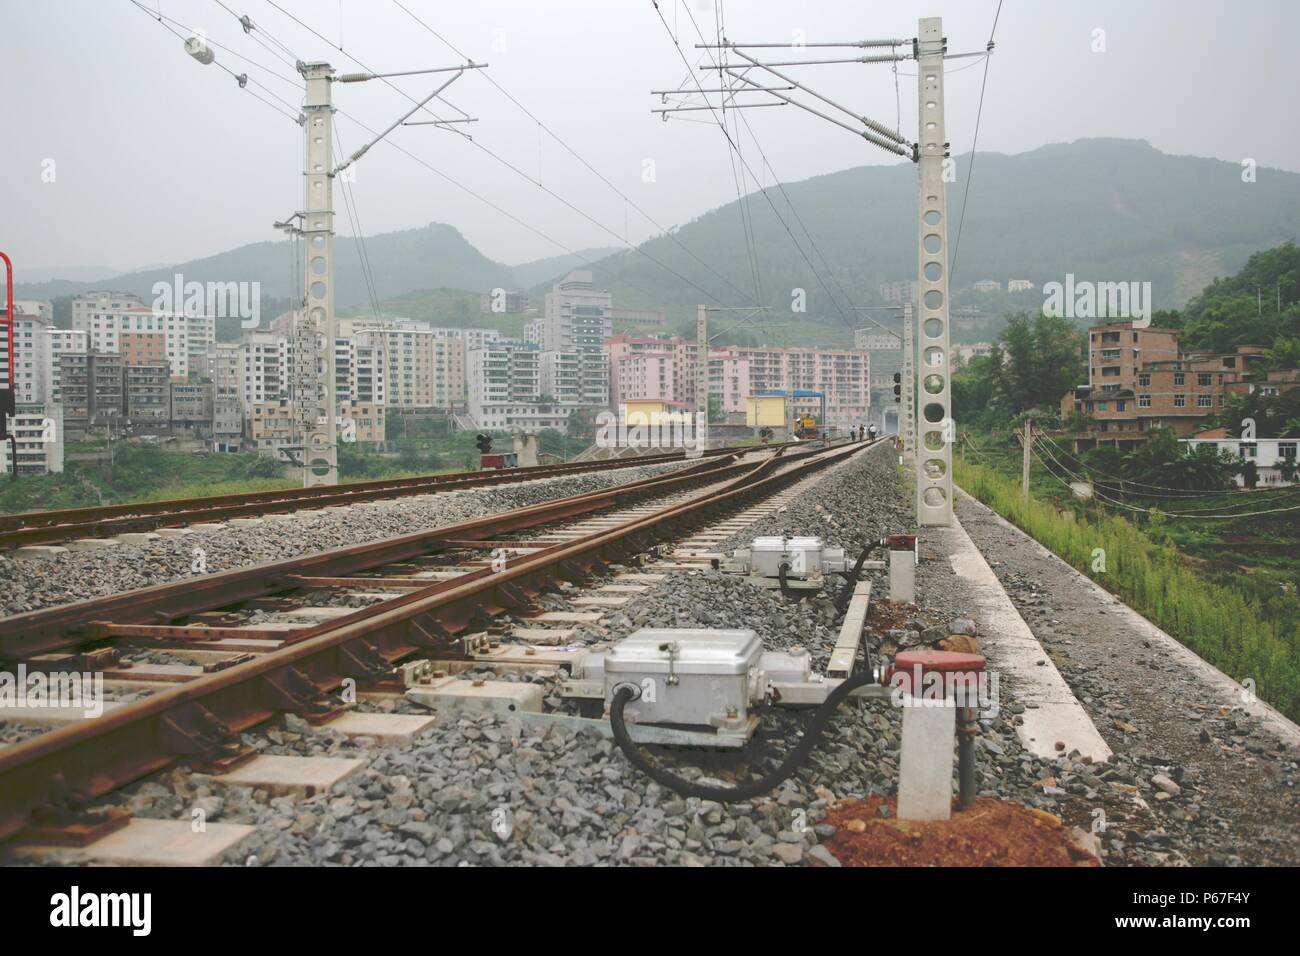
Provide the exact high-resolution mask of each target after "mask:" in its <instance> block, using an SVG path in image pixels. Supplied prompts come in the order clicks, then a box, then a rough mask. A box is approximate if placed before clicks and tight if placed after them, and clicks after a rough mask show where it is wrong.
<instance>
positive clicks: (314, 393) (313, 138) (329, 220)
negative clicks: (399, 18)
mask: <svg viewBox="0 0 1300 956" xmlns="http://www.w3.org/2000/svg"><path fill="white" fill-rule="evenodd" d="M301 69H302V75H303V78H304V79H305V80H306V81H307V97H306V100H305V101H304V104H303V113H304V115H305V116H306V122H304V124H303V131H304V134H305V136H306V151H305V153H304V155H305V156H306V164H307V165H306V168H305V169H304V170H303V187H304V193H305V195H304V200H303V210H304V213H303V220H302V235H303V237H304V239H305V240H306V243H305V247H306V250H307V253H306V255H305V256H304V257H303V259H304V279H303V289H304V290H305V292H306V300H305V302H304V303H303V306H304V311H302V312H299V313H298V314H297V315H296V316H295V317H294V321H293V349H294V353H293V355H294V371H293V384H294V389H293V396H294V411H295V414H296V415H297V419H298V433H299V434H300V435H302V436H303V457H302V464H303V468H302V483H303V487H307V488H310V487H314V486H316V485H336V484H338V481H339V459H338V424H337V420H336V416H337V414H338V405H337V402H336V399H335V382H334V377H335V376H334V341H335V339H336V338H337V328H338V326H337V322H336V321H335V317H334V172H333V164H334V156H333V130H334V119H333V116H334V107H333V105H332V103H331V97H330V83H331V81H332V77H333V74H334V70H333V69H331V67H330V65H329V64H328V63H304V64H303V66H302V68H301Z"/></svg>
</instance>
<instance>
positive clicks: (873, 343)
mask: <svg viewBox="0 0 1300 956" xmlns="http://www.w3.org/2000/svg"><path fill="white" fill-rule="evenodd" d="M853 347H854V348H855V349H860V350H862V351H864V352H901V351H902V350H903V336H902V335H901V334H899V333H896V332H881V331H877V330H875V329H857V330H855V331H854V333H853Z"/></svg>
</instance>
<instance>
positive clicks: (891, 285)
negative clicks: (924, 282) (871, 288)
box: [880, 279, 916, 305]
mask: <svg viewBox="0 0 1300 956" xmlns="http://www.w3.org/2000/svg"><path fill="white" fill-rule="evenodd" d="M880 297H881V298H882V299H884V300H885V301H886V302H889V303H892V304H894V305H903V304H904V303H907V302H913V303H915V302H916V280H915V279H900V280H899V281H898V282H886V283H885V284H884V285H882V286H880Z"/></svg>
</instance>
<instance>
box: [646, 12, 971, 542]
mask: <svg viewBox="0 0 1300 956" xmlns="http://www.w3.org/2000/svg"><path fill="white" fill-rule="evenodd" d="M808 46H809V47H817V48H819V49H829V48H836V47H838V48H842V49H851V50H853V51H855V52H858V51H861V53H862V55H858V56H852V55H850V56H832V57H829V58H821V59H818V58H815V55H812V54H806V53H804V52H803V51H804V49H805V48H804V47H803V46H800V47H797V48H795V52H794V54H793V55H794V56H797V57H799V58H798V59H779V60H776V61H773V62H769V63H763V62H761V61H760V60H759V59H758V57H757V56H755V55H753V52H752V51H761V50H763V49H764V48H767V49H777V50H780V51H785V52H786V53H788V52H789V51H791V45H790V43H789V42H788V41H786V42H781V43H737V42H733V41H731V40H728V39H727V38H726V37H723V38H721V40H720V41H719V42H718V43H697V44H695V47H696V49H702V50H710V51H717V56H716V57H715V56H714V55H713V54H712V53H711V54H710V59H711V60H712V61H713V62H711V63H707V64H703V65H701V66H700V67H699V69H700V70H703V71H709V72H716V73H717V74H718V87H717V88H716V89H714V88H709V89H706V88H705V87H704V86H703V85H702V84H701V83H700V82H699V80H698V79H695V78H694V77H692V79H693V80H694V83H693V88H692V85H691V84H685V85H683V87H681V88H678V89H675V90H667V91H664V90H658V91H654V95H657V96H661V97H662V98H663V102H664V103H668V97H670V96H677V97H681V99H680V100H678V101H676V102H674V103H673V104H672V105H671V106H667V107H666V108H663V109H655V110H652V111H651V112H653V113H655V114H659V115H661V116H662V118H663V119H664V120H665V121H667V120H668V118H669V115H670V114H673V113H677V112H684V111H699V110H702V109H707V110H709V111H710V112H711V113H713V114H714V115H715V119H716V118H717V114H718V113H719V112H721V111H723V110H724V109H747V108H753V107H759V106H773V105H778V104H785V105H788V106H797V107H799V108H800V109H802V110H804V111H805V112H808V113H811V114H813V115H814V116H817V117H819V118H821V119H823V120H825V121H827V122H829V123H833V124H834V125H836V126H839V127H840V128H842V129H845V130H848V131H849V132H851V133H853V134H854V135H856V136H859V137H861V138H862V139H863V140H865V141H866V142H868V143H870V144H872V145H873V146H877V147H879V148H881V149H883V150H886V151H888V152H890V153H894V154H896V155H898V156H905V157H907V158H908V159H910V160H912V162H914V163H916V164H917V167H918V171H919V177H918V178H919V180H920V210H919V211H920V218H919V223H918V229H917V239H918V257H917V265H918V275H917V293H918V295H917V298H918V302H917V306H918V307H919V308H920V310H921V314H920V316H919V321H920V324H921V327H920V333H921V334H920V339H919V346H920V349H921V367H922V371H923V373H924V377H923V378H922V379H921V382H920V384H921V391H920V394H922V395H924V396H925V400H924V402H923V403H919V404H920V405H921V407H920V409H919V415H917V411H918V409H917V408H916V406H917V404H918V401H917V399H916V398H915V397H914V396H915V394H916V392H915V391H914V388H915V386H914V384H909V385H908V387H907V390H906V394H907V396H908V397H907V399H906V400H905V401H906V403H907V405H905V408H906V407H907V406H910V407H911V408H912V409H913V421H914V425H913V428H912V429H910V430H909V429H908V428H907V427H906V422H904V441H905V442H906V439H907V436H908V435H912V437H913V442H914V446H915V452H916V454H915V458H916V518H917V524H919V525H921V526H922V527H926V526H946V525H949V524H951V523H952V442H953V441H954V434H953V431H954V428H953V422H952V406H951V385H950V382H949V380H948V367H947V366H948V348H949V328H948V248H947V246H948V239H947V236H948V224H947V200H946V196H945V186H944V175H943V174H944V161H945V160H946V159H947V158H948V142H947V139H946V138H945V133H944V121H943V111H944V103H943V64H944V59H945V57H947V56H948V55H949V54H948V53H947V43H946V41H945V40H944V36H943V21H942V19H941V18H939V17H926V18H923V19H921V20H920V21H919V23H918V30H917V36H916V37H914V38H912V39H911V40H907V39H902V38H893V39H880V40H848V41H835V42H831V41H819V42H817V43H813V44H809V45H808ZM909 47H910V50H909ZM992 51H993V44H992V41H991V40H990V42H989V44H988V46H987V47H986V49H985V50H984V51H981V53H979V54H954V55H955V56H965V55H986V54H989V53H992ZM729 54H730V55H734V56H735V57H738V59H736V60H732V61H730V62H728V60H727V56H728V55H729ZM805 57H812V58H805ZM902 60H916V61H917V63H918V66H919V69H918V70H917V92H918V103H917V111H918V126H917V141H916V142H909V141H908V139H907V138H906V137H905V136H903V134H902V132H901V130H896V129H890V128H889V127H888V126H887V125H885V124H884V123H880V122H877V121H876V120H873V119H870V118H869V117H867V116H864V115H863V114H862V113H861V112H858V111H856V110H853V109H851V108H849V107H846V106H843V105H841V104H839V103H837V102H835V101H834V100H832V99H830V98H829V97H827V96H824V95H823V94H821V93H819V92H817V91H816V90H814V89H812V88H811V87H809V86H808V85H807V84H805V83H803V82H801V81H800V80H797V79H796V78H794V77H793V76H791V75H790V74H789V73H788V72H786V68H788V67H796V66H816V65H824V64H842V63H898V62H900V61H902ZM777 67H781V69H779V70H778V69H777ZM756 70H761V71H763V72H762V73H760V74H759V75H760V76H763V75H764V74H767V75H766V76H764V79H766V80H767V82H769V83H775V82H777V81H779V82H780V84H781V85H779V86H765V85H763V83H762V82H760V81H758V80H755V79H754V78H752V77H751V75H750V74H752V73H754V71H756ZM791 88H793V91H792V92H790V90H791ZM709 94H723V96H722V99H721V101H720V102H717V103H711V102H709V99H708V97H709ZM740 94H751V95H752V94H761V95H762V96H763V97H764V98H765V99H762V100H760V101H759V102H753V101H750V100H744V101H740V100H738V98H737V97H738V96H739V95H740ZM800 94H802V95H803V96H805V97H811V98H813V99H814V100H816V101H817V105H816V106H813V105H811V104H810V103H808V102H807V101H805V100H803V99H798V98H797V97H798V96H799V95H800ZM697 95H698V96H699V97H702V98H703V105H701V103H700V102H699V100H697V99H695V97H696V96H697ZM766 97H771V98H773V99H774V100H775V102H773V101H772V100H768V99H766ZM719 125H720V126H722V123H721V121H719ZM723 129H724V131H725V126H724V127H723ZM728 139H730V136H728ZM911 351H912V349H911V348H910V347H907V345H906V343H905V348H904V362H905V363H906V362H908V361H909V359H908V358H907V356H908V354H909V353H911ZM914 377H915V376H914V375H913V380H914ZM904 414H906V412H904ZM918 430H919V433H918Z"/></svg>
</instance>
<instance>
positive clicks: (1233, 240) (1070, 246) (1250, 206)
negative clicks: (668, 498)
mask: <svg viewBox="0 0 1300 956" xmlns="http://www.w3.org/2000/svg"><path fill="white" fill-rule="evenodd" d="M970 173H971V163H970V156H969V155H963V156H959V157H956V182H955V183H951V184H950V185H949V188H948V219H949V223H948V226H949V228H948V236H949V244H950V248H954V247H955V254H956V262H955V271H953V272H952V273H951V275H952V296H953V304H954V305H957V306H961V305H975V306H979V307H981V308H982V309H983V310H984V311H986V312H987V311H992V312H995V313H997V312H1000V311H1001V310H1002V309H1004V308H1008V307H1020V308H1024V307H1026V306H1028V307H1033V308H1036V307H1038V306H1041V302H1042V295H1041V293H1040V292H1035V293H1032V294H1031V293H1024V294H1021V296H1028V297H1029V301H1028V302H1020V301H1019V298H1020V297H1021V296H1018V297H1010V296H1006V295H1001V296H999V295H997V294H989V295H984V294H979V293H975V292H973V291H972V290H971V289H970V286H971V285H972V284H973V283H974V282H975V281H977V280H980V279H996V280H998V281H1001V282H1002V283H1003V284H1004V286H1005V283H1006V281H1007V280H1008V279H1013V278H1014V279H1029V280H1031V281H1033V282H1034V283H1035V284H1036V285H1039V286H1041V285H1042V283H1044V282H1048V281H1052V280H1057V281H1064V278H1065V275H1066V273H1073V274H1074V275H1075V276H1076V278H1078V279H1091V280H1094V281H1121V280H1123V281H1139V282H1147V281H1149V282H1151V284H1152V294H1153V298H1154V302H1155V307H1156V308H1176V307H1178V306H1181V305H1182V304H1184V303H1185V302H1186V301H1187V300H1188V299H1190V298H1191V297H1192V296H1194V295H1196V294H1197V293H1198V292H1199V291H1200V290H1201V289H1202V288H1203V287H1204V286H1205V285H1206V284H1208V283H1209V282H1210V281H1211V280H1212V279H1214V277H1216V276H1222V275H1231V274H1233V273H1235V272H1236V271H1237V270H1238V269H1239V268H1241V266H1242V265H1243V264H1244V263H1245V261H1246V259H1247V258H1248V257H1249V255H1250V254H1251V253H1252V252H1254V251H1256V250H1259V249H1264V248H1268V247H1271V246H1274V245H1277V244H1278V243H1281V242H1283V241H1285V240H1287V239H1290V238H1292V237H1294V236H1295V235H1296V232H1297V226H1296V223H1297V221H1298V220H1300V175H1298V174H1295V173H1290V172H1284V171H1281V170H1276V169H1266V168H1260V169H1258V170H1257V171H1256V175H1257V180H1256V181H1255V182H1253V183H1248V182H1243V179H1242V168H1241V167H1240V166H1238V165H1237V164H1234V163H1228V162H1223V161H1220V160H1212V159H1201V158H1196V157H1191V156H1172V155H1169V154H1166V153H1162V152H1160V151H1159V150H1157V149H1155V148H1153V147H1152V146H1151V145H1149V144H1148V143H1146V142H1144V141H1140V140H1118V139H1091V140H1079V141H1077V142H1074V143H1069V144H1057V145H1050V146H1044V147H1041V148H1039V149H1035V150H1032V151H1030V152H1026V153H1020V154H1016V155H1006V154H1001V153H980V154H979V155H978V156H977V157H976V162H975V168H974V180H973V181H972V182H971V186H970V198H969V201H968V204H967V208H966V215H965V222H964V225H962V226H961V239H960V246H957V245H956V243H957V233H958V225H959V221H960V219H961V207H962V196H963V194H964V192H965V185H966V182H967V179H968V177H969V176H970ZM916 193H917V186H916V170H915V168H914V167H913V166H912V164H911V163H902V164H898V165H893V166H869V167H860V168H857V169H849V170H844V171H843V172H838V173H833V174H830V175H826V176H819V177H816V178H813V179H808V180H804V181H802V182H796V183H789V184H786V185H785V187H784V191H783V190H782V189H781V188H780V187H775V186H774V187H771V188H769V189H768V190H767V191H766V194H763V193H758V192H755V193H754V194H752V195H750V196H749V197H748V199H747V202H748V214H749V216H750V219H751V222H752V232H753V235H754V237H755V242H754V251H755V254H756V256H757V260H758V269H757V271H758V277H759V285H760V290H761V291H760V293H759V296H758V298H759V299H760V300H761V301H762V303H763V304H766V305H771V306H774V307H775V308H774V312H773V313H772V315H773V318H772V319H771V322H773V323H774V324H775V323H778V322H781V321H784V322H786V323H787V324H789V323H796V324H794V325H792V326H791V327H790V328H788V329H786V330H785V331H784V332H783V333H773V335H772V336H771V337H772V338H773V339H774V340H775V341H777V342H778V343H779V341H780V339H781V338H782V335H784V336H785V337H788V338H791V339H794V338H797V337H798V334H799V326H800V325H806V323H808V322H810V321H811V322H813V323H816V324H819V325H822V326H824V328H825V333H830V334H832V335H833V336H834V339H835V340H839V341H845V340H847V328H848V324H847V322H846V321H845V318H844V317H842V316H841V315H840V312H839V310H838V309H836V308H835V305H834V302H838V303H839V305H840V307H841V308H842V309H843V310H844V313H845V315H846V316H847V317H848V319H850V320H852V321H854V322H855V324H857V325H859V326H861V325H863V324H864V323H863V322H862V321H861V320H857V319H854V318H853V313H852V312H851V311H850V309H849V305H850V304H852V305H856V306H863V305H873V304H879V303H881V302H882V301H883V300H882V299H881V297H880V295H879V292H878V288H879V286H880V285H881V284H882V283H885V282H890V281H894V280H898V279H906V278H911V277H915V275H916V268H917V264H916V243H917V238H916V215H917V212H916V208H917V207H916V201H917V196H916ZM769 200H770V201H769ZM740 203H741V201H739V200H738V201H735V202H731V203H728V204H727V205H725V206H722V207H720V208H718V209H715V210H713V211H712V212H709V213H706V214H705V215H703V216H700V217H699V218H697V219H695V220H693V221H692V222H690V223H687V224H685V225H682V226H681V227H680V228H679V229H677V230H676V232H675V234H674V235H673V236H672V237H668V236H661V237H658V238H655V239H652V240H650V241H648V242H646V243H644V244H643V245H642V246H641V250H642V251H643V252H644V253H646V255H641V254H638V253H636V252H633V251H630V250H628V251H624V252H620V253H618V254H616V255H613V256H610V257H609V258H607V259H605V260H603V261H601V262H598V263H595V265H594V268H593V272H594V275H595V280H596V284H597V285H598V286H599V287H602V288H607V289H609V290H610V291H611V292H613V294H614V298H615V301H616V302H619V303H624V304H627V305H637V306H651V305H654V306H662V307H665V308H667V309H668V311H669V313H670V315H672V316H674V317H675V318H678V319H686V318H688V317H689V318H692V319H693V317H694V308H695V305H696V303H697V302H700V301H710V300H708V299H706V298H704V296H703V294H702V293H701V292H700V291H699V290H697V289H695V288H692V287H691V286H690V285H688V284H686V283H684V282H682V281H681V280H680V279H678V278H676V277H674V276H673V275H671V274H670V273H669V272H668V271H667V270H666V269H665V268H664V267H665V266H666V267H668V268H671V269H672V270H674V271H676V272H678V273H679V274H681V275H682V276H684V277H685V278H687V279H689V280H690V281H691V282H694V283H696V284H697V285H699V286H700V287H702V288H703V289H706V290H708V291H709V292H710V293H712V294H713V295H715V296H717V298H718V299H720V300H722V301H723V302H724V303H725V304H727V305H732V306H734V305H741V304H750V303H752V302H754V301H755V292H754V279H753V270H752V269H751V267H750V263H749V256H748V247H747V245H746V243H745V240H744V234H745V233H744V228H743V223H742V217H741V205H740ZM791 206H792V207H793V209H794V211H795V213H797V215H792V213H791V211H790V207H791ZM778 212H779V214H780V216H779V217H778V215H777V213H778ZM781 219H784V220H785V223H786V225H788V226H789V230H790V232H793V234H794V235H795V236H796V237H797V238H798V240H799V243H798V245H796V244H795V243H794V242H793V241H792V240H791V238H790V233H789V232H787V229H786V225H783V224H782V222H781ZM805 227H806V230H807V232H806V233H805ZM809 236H811V241H810V239H809ZM674 240H675V241H674ZM683 247H684V248H683ZM801 248H802V250H803V251H802V252H801V251H800V249H801ZM691 253H694V254H695V255H697V256H699V257H700V258H701V259H704V260H705V261H706V262H707V263H708V265H709V266H710V267H712V269H713V270H715V271H716V272H717V273H719V274H720V276H721V277H719V275H714V274H712V273H711V272H710V271H709V269H708V268H706V267H705V266H704V265H703V264H702V263H700V262H699V261H697V260H696V259H695V258H694V257H693V256H692V255H691ZM647 256H652V257H653V258H654V259H655V260H658V262H659V263H662V266H661V265H657V264H656V263H655V262H651V261H650V259H649V258H647ZM805 256H806V257H807V260H811V262H812V263H813V264H815V265H816V270H815V271H814V269H813V268H811V267H810V266H809V263H808V261H807V260H806V259H805ZM823 259H824V263H823ZM953 265H954V264H953V263H951V262H950V268H952V266H953ZM729 283H730V284H729ZM823 283H824V286H823ZM796 288H802V289H804V290H806V292H807V302H808V311H807V313H806V315H791V313H790V303H791V290H793V289H796ZM828 289H829V292H828V291H827V290H828ZM832 300H834V301H832ZM782 313H784V319H780V318H777V316H780V315H781V314H782ZM818 334H824V333H822V332H819V333H818Z"/></svg>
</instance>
